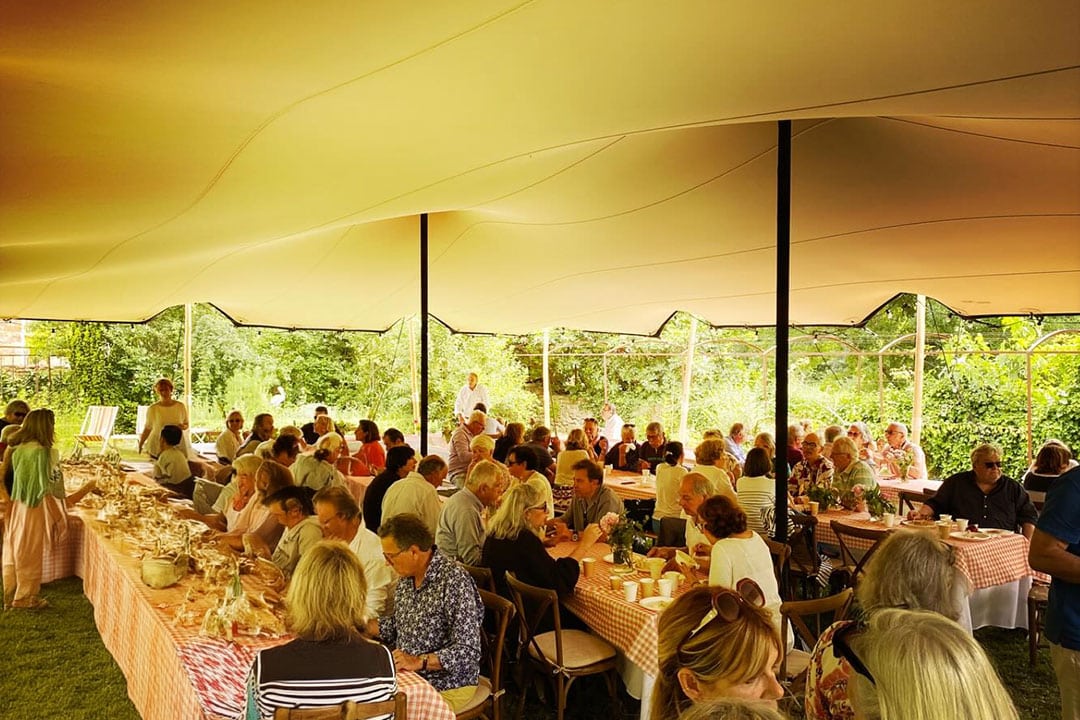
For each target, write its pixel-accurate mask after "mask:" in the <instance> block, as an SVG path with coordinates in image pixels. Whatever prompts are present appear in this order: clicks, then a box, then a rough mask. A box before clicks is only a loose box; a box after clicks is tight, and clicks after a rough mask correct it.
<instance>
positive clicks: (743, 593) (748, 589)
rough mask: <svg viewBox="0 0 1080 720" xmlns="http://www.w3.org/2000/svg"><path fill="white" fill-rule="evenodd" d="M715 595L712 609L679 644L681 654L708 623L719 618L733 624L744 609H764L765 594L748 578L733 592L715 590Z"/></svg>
mask: <svg viewBox="0 0 1080 720" xmlns="http://www.w3.org/2000/svg"><path fill="white" fill-rule="evenodd" d="M714 591H715V594H714V595H713V596H712V608H711V609H710V610H709V612H707V613H705V616H704V617H703V618H701V622H700V623H698V626H697V627H696V628H694V629H693V630H691V631H690V634H689V635H687V636H686V639H684V640H683V641H682V642H681V643H679V647H678V651H679V652H682V648H683V646H684V645H686V643H688V642H690V640H692V639H693V637H694V636H695V635H697V634H698V633H699V632H701V631H702V630H704V629H705V628H706V627H707V626H708V625H709V623H711V622H712V621H714V620H716V618H720V619H721V620H723V621H724V622H726V623H730V622H735V621H736V620H738V619H739V615H741V614H742V612H743V611H744V609H746V608H763V607H765V593H764V592H763V591H762V590H761V586H759V585H758V584H757V583H756V582H754V581H753V580H751V579H750V578H743V579H742V580H740V581H739V582H738V584H737V585H736V586H735V589H734V590H731V589H729V588H715V589H714Z"/></svg>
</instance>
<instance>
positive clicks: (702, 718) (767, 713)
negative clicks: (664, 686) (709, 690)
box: [679, 698, 787, 720]
mask: <svg viewBox="0 0 1080 720" xmlns="http://www.w3.org/2000/svg"><path fill="white" fill-rule="evenodd" d="M679 720H787V715H784V714H783V713H782V712H780V711H779V710H777V709H776V708H774V707H773V706H772V705H770V704H769V703H763V702H760V701H754V700H735V699H731V698H721V699H719V700H709V701H708V702H704V703H696V704H694V705H693V706H692V707H691V708H690V709H689V710H687V711H686V712H684V713H683V714H682V715H680V716H679Z"/></svg>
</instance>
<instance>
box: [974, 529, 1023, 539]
mask: <svg viewBox="0 0 1080 720" xmlns="http://www.w3.org/2000/svg"><path fill="white" fill-rule="evenodd" d="M979 532H982V533H986V534H987V535H991V536H993V537H1000V536H1002V535H1015V534H1016V533H1014V532H1013V531H1012V530H1006V529H1005V528H986V529H985V530H979Z"/></svg>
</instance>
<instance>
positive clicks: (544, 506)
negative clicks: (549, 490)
mask: <svg viewBox="0 0 1080 720" xmlns="http://www.w3.org/2000/svg"><path fill="white" fill-rule="evenodd" d="M532 510H543V511H544V512H547V504H546V503H545V504H543V505H534V506H532V507H531V508H525V512H530V511H532Z"/></svg>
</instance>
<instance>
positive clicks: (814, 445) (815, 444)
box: [802, 440, 818, 447]
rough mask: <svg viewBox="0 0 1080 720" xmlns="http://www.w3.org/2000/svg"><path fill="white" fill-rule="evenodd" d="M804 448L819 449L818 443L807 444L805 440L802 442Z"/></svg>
mask: <svg viewBox="0 0 1080 720" xmlns="http://www.w3.org/2000/svg"><path fill="white" fill-rule="evenodd" d="M802 446H803V447H817V446H818V444H817V443H816V442H806V441H805V440H803V441H802Z"/></svg>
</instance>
